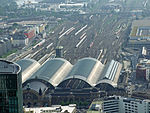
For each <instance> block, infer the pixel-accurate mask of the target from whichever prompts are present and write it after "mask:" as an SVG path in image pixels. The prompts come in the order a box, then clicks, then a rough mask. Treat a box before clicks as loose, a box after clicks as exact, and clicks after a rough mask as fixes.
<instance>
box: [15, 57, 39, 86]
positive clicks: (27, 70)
mask: <svg viewBox="0 0 150 113" xmlns="http://www.w3.org/2000/svg"><path fill="white" fill-rule="evenodd" d="M16 63H17V64H19V65H20V67H21V69H22V83H23V82H25V81H26V80H27V79H28V78H29V77H30V76H31V75H32V74H33V73H34V72H35V71H36V70H37V69H38V68H39V67H40V64H39V63H38V62H37V61H35V60H33V59H21V60H18V61H17V62H16Z"/></svg>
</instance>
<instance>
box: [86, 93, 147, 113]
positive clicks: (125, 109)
mask: <svg viewBox="0 0 150 113" xmlns="http://www.w3.org/2000/svg"><path fill="white" fill-rule="evenodd" d="M95 106H99V109H98V108H96V107H95ZM94 110H95V111H97V112H94V113H150V100H139V99H134V98H124V97H120V96H112V97H107V98H103V99H99V100H96V101H94V102H93V103H92V104H91V106H90V109H89V111H88V112H87V113H91V112H92V111H94Z"/></svg>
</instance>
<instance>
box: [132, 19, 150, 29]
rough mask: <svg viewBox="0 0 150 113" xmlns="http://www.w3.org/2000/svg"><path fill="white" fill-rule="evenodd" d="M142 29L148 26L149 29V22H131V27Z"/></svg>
mask: <svg viewBox="0 0 150 113" xmlns="http://www.w3.org/2000/svg"><path fill="white" fill-rule="evenodd" d="M135 26H137V27H144V26H149V27H150V20H134V21H133V22H132V27H135Z"/></svg>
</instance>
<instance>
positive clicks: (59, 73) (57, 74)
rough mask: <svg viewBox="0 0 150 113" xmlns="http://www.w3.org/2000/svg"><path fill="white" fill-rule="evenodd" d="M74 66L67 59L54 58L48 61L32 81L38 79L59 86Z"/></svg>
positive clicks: (34, 75) (33, 76)
mask: <svg viewBox="0 0 150 113" xmlns="http://www.w3.org/2000/svg"><path fill="white" fill-rule="evenodd" d="M71 68H72V65H71V64H70V62H68V61H67V60H65V59H62V58H54V59H51V60H48V61H47V62H46V63H45V64H44V65H43V66H41V67H40V68H39V69H38V71H36V72H35V73H34V74H33V75H32V76H31V77H30V79H33V78H38V79H42V80H45V81H48V82H49V83H51V84H52V85H53V86H57V85H58V84H59V83H60V82H61V81H62V80H63V79H64V78H65V77H66V76H67V74H68V73H69V71H70V69H71Z"/></svg>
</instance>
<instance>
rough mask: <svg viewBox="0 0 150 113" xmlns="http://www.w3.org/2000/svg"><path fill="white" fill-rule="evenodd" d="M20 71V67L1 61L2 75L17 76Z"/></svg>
mask: <svg viewBox="0 0 150 113" xmlns="http://www.w3.org/2000/svg"><path fill="white" fill-rule="evenodd" d="M19 71H20V67H19V65H17V64H14V63H12V62H8V61H5V60H0V74H4V73H9V74H17V73H18V72H19Z"/></svg>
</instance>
